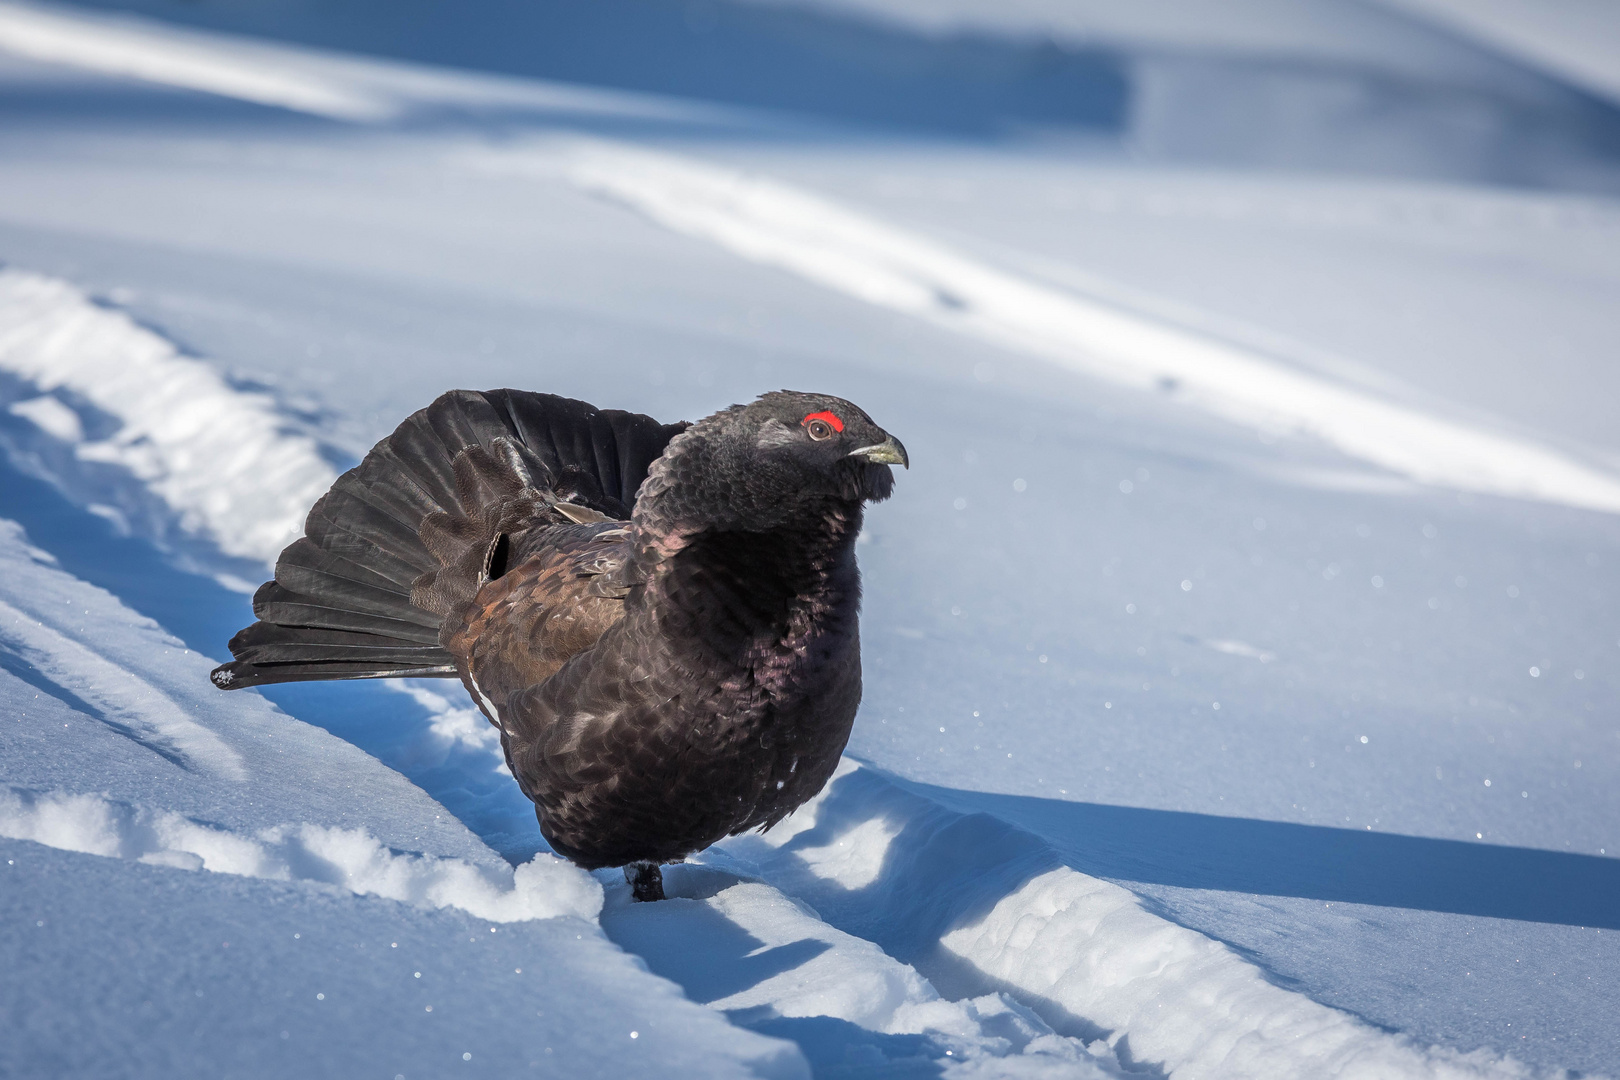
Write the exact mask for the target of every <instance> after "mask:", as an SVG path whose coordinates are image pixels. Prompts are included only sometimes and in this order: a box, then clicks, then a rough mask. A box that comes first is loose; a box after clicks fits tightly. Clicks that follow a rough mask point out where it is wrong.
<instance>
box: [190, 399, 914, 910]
mask: <svg viewBox="0 0 1620 1080" xmlns="http://www.w3.org/2000/svg"><path fill="white" fill-rule="evenodd" d="M891 465H907V466H909V461H908V460H907V457H906V451H905V448H904V447H903V446H901V444H900V443H899V442H898V441H897V440H895V439H894V438H893V437H892V436H890V435H889V434H888V433H887V432H885V431H883V430H882V429H881V428H879V427H878V426H877V425H876V424H874V423H873V422H872V420H871V418H870V417H868V416H867V415H866V413H864V412H862V411H861V410H860V409H859V408H857V407H856V406H854V405H852V404H851V403H849V402H847V401H844V400H842V399H841V398H835V397H828V396H826V395H821V394H802V393H794V392H790V391H785V390H784V391H779V392H776V393H770V394H765V395H764V396H762V397H761V398H759V400H757V401H755V402H754V403H753V404H751V405H746V406H744V405H734V406H732V407H731V408H729V409H724V410H721V411H720V412H717V413H715V414H714V415H713V416H710V417H708V418H707V419H704V420H700V421H698V422H697V423H696V424H691V425H688V424H684V423H683V424H667V425H666V424H660V423H658V422H657V421H656V420H653V419H652V418H651V417H647V416H641V415H638V414H635V413H627V412H619V411H617V410H611V409H602V410H598V409H596V408H594V407H592V406H590V405H587V404H586V403H584V402H582V401H574V400H571V399H569V398H562V397H556V396H554V395H551V394H537V393H529V392H526V391H521V390H491V391H487V392H483V393H479V392H475V391H469V390H456V391H452V392H450V393H447V394H445V395H443V396H442V397H440V398H439V399H438V400H437V401H435V402H434V403H433V404H432V405H430V406H428V407H427V408H426V409H423V410H422V411H420V412H418V413H416V414H415V415H413V416H411V417H410V418H409V419H408V420H406V421H405V422H404V423H403V424H401V425H400V426H399V428H398V430H396V431H395V432H394V433H393V434H392V435H390V436H388V438H386V439H384V440H383V441H382V442H380V443H378V444H377V445H376V446H375V447H373V448H372V450H371V452H370V453H369V454H367V455H366V458H365V460H364V461H362V462H361V463H360V465H359V466H357V467H356V468H354V469H351V470H350V471H348V472H347V473H344V474H343V475H342V476H341V477H339V478H338V480H337V482H336V483H335V484H333V485H332V490H331V491H329V492H327V494H326V495H324V496H323V497H322V498H321V500H320V501H319V502H317V503H316V504H315V507H314V509H312V510H311V511H310V514H309V518H308V521H307V522H306V523H305V526H304V537H303V538H302V539H300V540H297V541H295V542H294V543H293V544H292V545H290V546H289V547H288V548H287V549H286V550H284V551H283V552H282V553H281V556H280V558H279V559H278V560H277V563H276V577H275V580H274V581H270V582H266V583H265V584H264V585H263V586H262V587H261V588H260V589H259V591H258V593H257V594H256V595H255V596H254V598H253V613H254V615H256V616H257V617H258V619H259V621H258V622H255V623H254V624H253V625H252V626H249V627H248V628H247V629H245V630H243V631H241V632H240V633H238V634H237V635H236V636H235V637H234V638H232V639H231V643H230V648H231V654H232V655H233V656H234V657H235V660H233V661H232V662H231V663H228V664H224V665H222V666H220V667H219V668H216V669H215V670H214V672H213V681H214V683H215V685H216V686H219V687H220V688H221V689H226V690H235V689H240V688H242V687H247V686H258V685H261V684H264V683H276V682H291V681H296V680H308V679H366V678H390V677H407V676H411V677H422V676H442V677H446V678H448V677H452V676H459V677H460V679H461V681H462V683H463V684H464V685H465V686H466V687H467V690H468V692H469V693H470V694H471V695H472V697H473V700H474V701H476V702H477V703H478V706H479V708H480V709H482V710H483V712H484V715H485V716H487V717H489V719H490V721H491V722H492V723H493V724H495V726H496V727H498V728H499V729H500V732H501V745H502V747H503V748H504V749H505V752H506V761H507V764H508V765H509V766H510V767H511V769H512V775H513V776H515V777H516V778H517V781H518V784H519V785H520V786H521V787H522V789H523V792H524V794H525V795H527V796H528V797H529V798H530V799H532V800H534V803H535V812H536V815H537V816H538V818H539V820H540V831H541V832H542V833H543V834H544V836H545V838H546V840H547V841H548V842H549V843H550V844H551V846H552V848H553V849H555V850H556V851H557V852H558V853H559V854H561V855H564V856H566V857H567V858H569V859H571V860H573V861H574V862H575V863H577V864H579V865H580V866H582V867H584V868H586V869H595V868H597V867H603V866H623V867H624V868H625V877H626V878H627V879H628V880H629V881H630V883H631V885H632V887H633V891H634V893H635V896H636V898H637V899H641V900H656V899H661V898H662V897H663V878H662V873H661V871H660V870H659V866H660V864H663V863H668V862H679V861H680V860H681V859H683V858H685V857H686V856H687V855H690V854H692V853H693V852H695V851H699V850H701V849H703V848H705V847H707V846H708V845H710V844H712V843H714V842H715V841H717V840H719V839H721V838H723V837H726V836H730V835H733V834H735V833H739V832H743V831H745V830H748V829H754V828H760V829H765V828H769V827H770V826H772V825H774V824H776V823H777V822H778V821H780V820H781V819H782V818H783V817H785V816H786V815H787V814H788V813H790V812H791V811H792V810H794V809H795V808H796V807H798V806H799V805H800V804H802V803H803V802H805V801H806V800H807V799H809V798H810V797H811V796H813V795H815V794H816V793H817V792H818V791H820V790H821V788H822V786H823V785H825V784H826V782H827V780H828V778H829V777H830V776H831V775H832V772H833V769H834V768H835V767H836V765H837V764H838V759H839V755H840V754H842V752H843V749H844V744H845V742H846V741H847V740H848V738H849V732H850V727H851V725H852V723H853V722H854V719H855V710H856V707H857V705H859V703H860V699H861V657H860V633H859V627H858V614H859V607H860V571H859V570H858V568H857V567H856V565H855V538H856V535H857V534H858V533H859V532H860V528H861V518H862V513H863V508H864V505H865V504H866V503H867V502H872V501H878V500H881V499H885V498H888V496H889V494H890V492H891V491H892V490H893V488H894V474H893V473H892V471H891V470H890V468H889V466H891Z"/></svg>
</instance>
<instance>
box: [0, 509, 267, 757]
mask: <svg viewBox="0 0 1620 1080" xmlns="http://www.w3.org/2000/svg"><path fill="white" fill-rule="evenodd" d="M3 524H4V525H5V526H10V525H11V524H12V523H11V522H5V523H3ZM6 531H10V530H9V529H8V530H6ZM35 614H36V612H25V611H22V610H19V609H18V608H16V607H13V606H12V605H11V604H8V603H6V602H5V601H4V600H0V645H3V646H5V647H6V648H7V649H8V651H10V652H12V653H14V654H15V655H16V656H18V657H19V658H21V659H22V660H23V661H25V662H26V663H28V664H29V666H31V667H33V668H34V669H35V670H36V671H38V672H39V673H40V674H42V675H44V676H45V677H46V678H48V679H50V680H51V681H52V682H54V683H55V684H56V685H58V686H61V687H63V688H64V689H67V690H70V691H72V692H73V693H74V694H75V695H77V696H78V697H79V698H80V699H82V700H84V701H87V702H89V703H90V704H91V705H92V706H94V707H95V708H96V709H98V710H100V713H101V716H100V719H101V720H102V722H103V723H105V724H107V725H109V726H110V727H113V728H115V729H116V730H118V731H119V732H121V733H122V734H125V735H127V736H129V737H130V738H131V739H133V740H135V741H136V742H138V743H140V744H141V745H143V746H145V747H147V748H148V749H150V750H153V751H154V752H156V753H159V754H161V755H163V756H164V757H166V758H169V759H170V760H171V761H174V762H176V763H177V764H180V765H182V766H183V767H184V768H187V769H190V770H192V771H194V772H202V773H207V774H210V775H213V776H217V777H219V778H220V779H224V780H234V781H242V780H246V779H247V769H246V768H245V767H244V766H243V763H242V755H241V754H239V753H237V752H236V751H235V750H234V749H232V748H231V746H229V745H228V744H227V743H226V742H225V740H223V739H221V738H220V737H219V736H218V735H216V734H215V733H214V732H212V731H210V730H209V729H208V728H206V727H204V726H203V725H201V724H199V723H197V722H196V721H195V720H193V719H191V718H190V717H189V716H187V715H186V712H185V710H184V709H182V708H181V707H180V706H179V705H178V704H177V703H176V702H175V700H174V699H173V698H171V697H169V695H167V694H165V693H164V692H163V691H161V690H159V689H158V688H157V687H155V686H153V685H152V684H151V683H149V682H147V681H146V680H145V679H142V678H141V677H140V676H139V675H136V674H135V673H134V672H133V671H130V670H128V669H127V668H123V667H120V666H118V665H117V664H115V663H113V662H112V661H110V660H108V659H107V658H106V657H104V656H102V655H100V654H99V653H96V652H94V651H93V650H91V649H90V648H89V647H88V646H86V645H84V644H82V643H80V642H78V641H74V640H73V639H72V638H70V637H68V636H66V635H65V634H62V633H60V632H58V631H57V630H56V629H54V628H53V627H51V626H48V625H46V623H45V621H44V619H43V618H39V619H36V618H34V615H35ZM37 614H41V615H44V614H48V613H43V612H38V613H37Z"/></svg>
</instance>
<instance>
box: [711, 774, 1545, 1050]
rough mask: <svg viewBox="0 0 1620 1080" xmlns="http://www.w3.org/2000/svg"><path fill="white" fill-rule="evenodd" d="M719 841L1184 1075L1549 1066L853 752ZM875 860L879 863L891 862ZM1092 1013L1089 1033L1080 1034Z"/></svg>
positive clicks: (897, 951) (788, 884) (788, 881)
mask: <svg viewBox="0 0 1620 1080" xmlns="http://www.w3.org/2000/svg"><path fill="white" fill-rule="evenodd" d="M713 850H714V852H715V853H714V854H713V855H705V856H702V858H703V859H704V860H705V861H707V860H711V859H713V860H715V861H716V862H717V865H733V866H737V867H739V868H743V869H745V870H746V871H747V872H748V873H750V874H752V875H755V876H757V877H759V878H760V879H762V880H764V881H767V882H769V883H771V884H772V885H775V886H776V887H777V888H779V889H781V890H782V891H783V892H785V893H787V894H788V895H789V896H791V897H794V898H795V899H796V900H798V901H800V902H803V903H808V904H811V905H813V907H814V908H815V910H816V911H817V912H819V913H820V914H821V916H822V917H824V918H825V919H826V920H827V921H828V922H829V923H831V924H832V925H833V926H835V927H839V928H840V929H845V930H847V931H849V932H851V933H856V934H861V935H863V936H865V937H867V938H869V939H871V940H873V941H875V942H876V943H877V944H879V945H881V946H882V947H883V949H884V950H885V951H886V952H888V953H889V954H891V955H893V956H897V957H899V958H900V959H902V960H909V961H910V962H912V963H913V964H915V965H916V966H917V967H918V969H919V970H921V971H922V972H923V973H924V974H929V975H931V976H932V977H934V979H935V981H936V982H938V981H942V980H947V979H948V980H950V983H951V985H952V987H953V989H956V990H965V991H967V992H969V993H973V992H985V991H988V990H992V989H999V990H1003V991H1005V992H1007V993H1010V994H1012V995H1013V996H1014V997H1015V998H1016V999H1018V1000H1019V1001H1020V1002H1021V1003H1022V1004H1023V1005H1024V1006H1027V1007H1029V1008H1032V1009H1033V1010H1034V1011H1035V1013H1036V1014H1037V1015H1038V1016H1040V1017H1041V1018H1042V1019H1043V1020H1044V1021H1045V1022H1047V1023H1049V1024H1050V1025H1051V1026H1052V1027H1053V1028H1055V1029H1056V1030H1057V1031H1058V1032H1059V1033H1063V1034H1070V1035H1075V1034H1084V1035H1086V1037H1088V1038H1089V1037H1092V1036H1093V1035H1094V1034H1095V1033H1096V1032H1098V1031H1100V1032H1102V1033H1104V1034H1105V1036H1106V1038H1107V1040H1108V1043H1109V1045H1110V1046H1111V1047H1113V1048H1115V1049H1116V1051H1119V1052H1121V1053H1123V1050H1124V1049H1125V1048H1127V1047H1128V1049H1129V1056H1130V1059H1131V1060H1133V1061H1136V1062H1150V1063H1152V1064H1153V1065H1155V1066H1156V1067H1158V1068H1161V1069H1163V1070H1164V1072H1165V1073H1166V1074H1168V1075H1170V1076H1172V1077H1198V1078H1210V1080H1217V1078H1231V1080H1271V1078H1275V1080H1284V1078H1296V1077H1312V1078H1319V1080H1395V1078H1410V1080H1419V1078H1422V1080H1486V1078H1497V1080H1505V1078H1524V1077H1531V1076H1537V1075H1541V1074H1539V1073H1537V1072H1535V1071H1533V1070H1530V1069H1528V1068H1527V1067H1525V1066H1524V1065H1523V1064H1522V1063H1520V1062H1517V1061H1515V1060H1513V1059H1511V1058H1506V1057H1499V1056H1497V1055H1494V1054H1491V1053H1488V1052H1485V1051H1476V1052H1474V1053H1470V1054H1459V1053H1457V1052H1455V1051H1452V1050H1449V1049H1445V1048H1439V1047H1425V1046H1421V1045H1419V1044H1417V1043H1415V1042H1413V1041H1412V1040H1410V1039H1408V1038H1406V1037H1404V1036H1400V1035H1394V1034H1390V1033H1388V1032H1385V1031H1382V1030H1379V1029H1377V1028H1375V1027H1373V1026H1371V1025H1370V1024H1367V1023H1365V1022H1363V1021H1361V1020H1359V1019H1357V1018H1356V1017H1354V1016H1352V1015H1350V1014H1348V1013H1345V1012H1341V1011H1340V1010H1338V1009H1334V1008H1330V1007H1328V1006H1326V1005H1322V1004H1320V1003H1318V1002H1316V1001H1313V1000H1312V999H1311V998H1309V997H1307V996H1306V995H1304V994H1300V993H1297V992H1295V991H1291V990H1287V989H1284V988H1282V987H1280V986H1277V985H1276V984H1274V983H1273V982H1271V981H1270V980H1268V979H1267V978H1266V976H1265V973H1264V972H1263V971H1262V970H1261V969H1260V968H1259V967H1257V966H1256V965H1254V964H1252V963H1250V962H1249V961H1248V960H1245V959H1244V958H1243V957H1241V956H1239V955H1238V954H1237V953H1236V952H1234V951H1232V950H1231V949H1230V948H1228V947H1227V946H1225V945H1223V944H1221V943H1220V942H1217V941H1214V940H1212V939H1210V938H1208V937H1206V936H1205V935H1203V934H1200V933H1198V932H1197V931H1195V930H1191V929H1188V928H1186V927H1184V926H1180V925H1178V924H1176V923H1173V922H1171V921H1169V920H1167V919H1164V918H1162V917H1160V916H1158V915H1155V914H1153V913H1151V912H1150V911H1148V910H1146V909H1145V908H1144V907H1143V905H1142V903H1141V901H1140V900H1138V899H1137V897H1136V896H1135V895H1134V894H1132V893H1131V892H1130V891H1129V890H1127V889H1125V888H1122V887H1121V886H1118V885H1115V884H1113V883H1111V882H1108V881H1103V880H1101V879H1099V878H1095V877H1092V876H1090V875H1088V874H1084V873H1081V872H1079V871H1077V870H1074V869H1072V868H1070V867H1067V866H1064V865H1062V863H1061V860H1060V858H1059V857H1058V855H1057V854H1056V853H1055V852H1054V851H1052V850H1051V849H1050V847H1048V846H1047V845H1046V844H1045V842H1044V841H1041V840H1039V839H1038V838H1036V837H1034V836H1032V835H1030V834H1028V833H1026V832H1023V831H1022V830H1020V829H1018V828H1016V827H1014V826H1012V825H1008V824H1006V823H1004V822H1002V821H1000V820H998V819H995V818H992V817H989V816H988V815H985V814H982V813H963V812H958V811H956V810H952V809H948V808H946V807H944V806H942V805H941V804H939V803H938V802H935V801H934V800H932V799H929V798H927V797H924V796H922V795H917V794H914V793H912V792H910V791H908V790H906V789H905V788H904V787H902V786H901V785H899V784H897V783H895V782H893V781H890V780H888V779H887V778H885V777H884V776H882V775H881V774H879V773H877V772H876V771H874V770H872V769H869V768H865V767H862V766H860V765H858V764H857V763H856V762H854V761H852V760H850V759H847V758H846V759H845V761H844V762H843V764H842V765H841V766H840V767H839V772H838V774H837V775H836V776H835V778H834V779H833V781H832V782H831V783H830V784H829V785H828V786H827V788H826V789H825V790H824V791H823V792H822V793H821V794H820V795H819V796H817V798H816V799H814V800H813V801H812V802H810V803H808V804H806V805H805V806H804V807H803V808H801V809H800V810H799V811H798V812H797V813H796V814H794V816H792V817H791V818H789V819H788V820H787V821H785V822H783V823H782V824H781V825H779V826H778V827H777V828H776V829H773V830H772V831H771V832H769V833H765V834H763V835H759V836H744V837H738V838H736V839H732V840H728V841H725V842H724V843H722V844H721V845H718V847H717V848H716V849H713ZM868 867H882V868H883V869H882V876H881V877H879V876H876V875H870V874H868V873H867V872H866V870H865V869H864V868H868ZM851 868H855V872H854V873H851V872H850V871H851ZM985 900H992V901H993V903H983V901H985ZM975 901H977V902H979V905H978V907H975V906H974V903H975ZM964 909H965V910H966V911H967V914H966V915H964V914H963V911H964ZM756 934H757V931H756ZM1077 1020H1078V1021H1079V1022H1080V1023H1081V1024H1082V1025H1084V1026H1085V1027H1086V1028H1089V1029H1090V1030H1089V1031H1087V1030H1080V1031H1076V1030H1075V1025H1076V1021H1077ZM1127 1039H1128V1042H1122V1040H1127ZM1554 1075H1562V1074H1554Z"/></svg>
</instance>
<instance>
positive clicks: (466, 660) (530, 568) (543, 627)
mask: <svg viewBox="0 0 1620 1080" xmlns="http://www.w3.org/2000/svg"><path fill="white" fill-rule="evenodd" d="M628 538H629V530H628V529H627V527H626V525H625V523H624V522H621V521H612V520H607V521H598V522H592V523H586V524H573V523H570V524H566V525H544V526H541V527H539V528H535V529H532V530H529V531H528V532H526V533H524V534H522V535H519V536H517V537H514V539H513V541H512V543H513V547H514V548H515V549H517V550H516V558H517V560H518V561H517V562H516V564H515V565H513V566H511V567H510V568H509V569H507V570H506V572H505V573H503V574H501V575H500V576H499V577H495V578H493V579H491V580H489V581H488V582H487V583H486V584H484V585H483V587H482V588H480V589H479V590H478V592H477V594H476V595H475V596H474V597H473V598H472V599H471V601H470V602H468V603H466V604H464V605H460V606H458V607H457V608H456V609H455V610H454V611H452V612H450V613H449V614H447V616H446V619H445V624H444V632H443V633H442V635H441V637H440V640H441V642H443V644H444V646H445V648H446V649H448V650H449V652H450V654H451V655H452V656H454V657H455V658H456V666H457V668H458V669H459V670H460V671H462V672H463V678H464V679H465V680H466V682H467V684H468V686H467V688H468V690H469V691H471V692H472V695H473V698H474V700H476V701H478V702H479V703H480V704H481V705H482V706H483V708H484V711H485V712H486V713H489V712H496V713H498V712H499V710H500V708H501V707H502V706H503V705H504V703H505V701H506V699H507V698H508V697H509V696H510V695H511V694H512V693H513V691H516V690H521V689H523V688H525V687H528V686H534V685H536V684H537V683H541V682H544V681H545V680H546V679H549V678H550V677H551V676H552V675H553V674H555V673H556V671H557V669H558V668H560V667H562V666H563V664H564V663H565V662H566V661H567V660H568V658H569V657H571V656H573V655H575V654H576V653H579V652H583V651H584V650H586V649H589V648H590V647H591V646H593V645H595V644H596V641H597V639H598V638H600V637H601V636H602V634H603V632H605V631H606V630H607V629H608V628H609V627H610V626H612V625H613V624H614V623H616V622H618V621H619V620H620V619H621V618H623V616H624V601H623V599H622V598H623V595H624V591H623V589H622V588H620V587H617V586H613V585H607V586H606V587H604V584H605V583H607V582H611V581H612V580H613V577H614V573H615V571H617V570H618V569H619V568H620V567H622V566H623V565H624V563H625V562H626V561H627V560H628V558H629V544H628V542H627V541H628ZM490 719H491V720H494V721H495V722H496V724H497V725H499V724H500V723H501V721H500V717H499V716H498V715H495V716H491V717H490Z"/></svg>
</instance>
